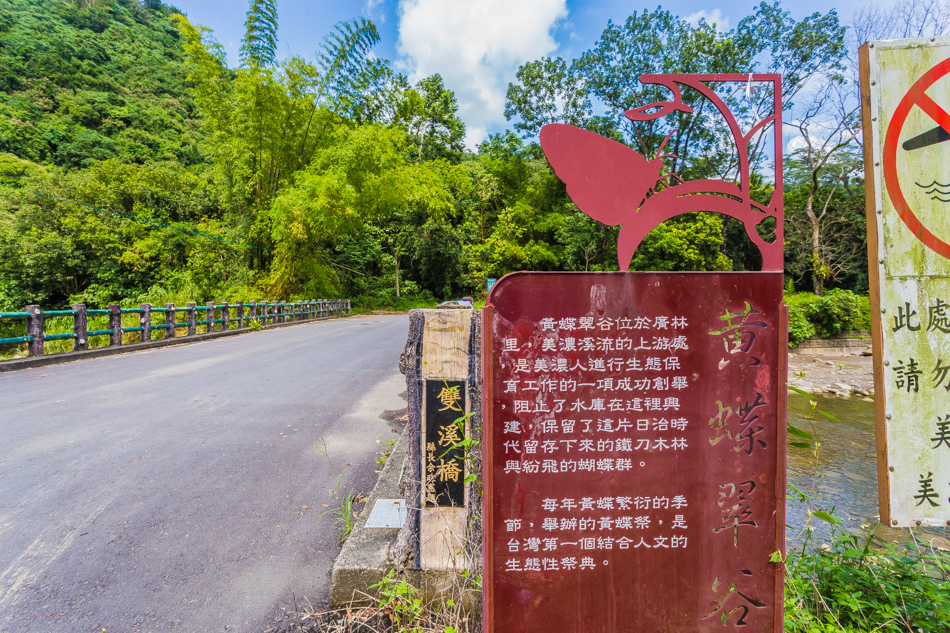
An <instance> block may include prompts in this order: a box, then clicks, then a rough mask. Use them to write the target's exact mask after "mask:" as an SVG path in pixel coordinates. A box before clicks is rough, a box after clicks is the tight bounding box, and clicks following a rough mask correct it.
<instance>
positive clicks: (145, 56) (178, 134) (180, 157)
mask: <svg viewBox="0 0 950 633" xmlns="http://www.w3.org/2000/svg"><path fill="white" fill-rule="evenodd" d="M170 11H171V10H170V9H169V8H168V7H166V6H165V5H163V4H161V3H160V2H151V3H149V6H148V7H146V6H143V5H142V4H140V3H139V2H137V1H135V0H117V1H116V2H113V3H110V4H108V5H106V4H104V3H74V2H42V1H40V0H0V15H2V16H4V22H3V27H2V28H0V151H4V152H8V153H10V154H14V155H16V156H18V157H20V158H23V159H26V160H29V161H33V162H37V163H46V164H55V165H59V166H63V167H68V168H74V169H75V168H84V167H89V166H91V165H92V164H93V163H94V162H95V161H97V160H106V159H109V158H117V159H120V160H122V161H123V162H134V163H145V162H148V161H175V162H178V163H181V164H182V165H193V164H195V163H199V162H201V161H202V160H203V158H202V154H201V152H200V151H199V149H198V140H199V136H200V134H199V130H198V122H197V120H196V118H195V108H194V101H193V99H192V97H191V95H190V94H189V92H188V89H187V87H186V85H185V77H186V74H187V69H186V64H185V60H184V55H183V54H182V50H181V46H180V39H179V34H178V31H177V30H176V29H175V27H174V24H173V23H172V21H171V20H170V19H169V12H170Z"/></svg>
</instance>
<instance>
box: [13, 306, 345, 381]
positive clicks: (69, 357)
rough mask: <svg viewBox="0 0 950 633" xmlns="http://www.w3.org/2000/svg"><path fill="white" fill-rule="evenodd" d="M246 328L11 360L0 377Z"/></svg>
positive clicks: (205, 338) (230, 333)
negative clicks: (7, 372) (9, 373)
mask: <svg viewBox="0 0 950 633" xmlns="http://www.w3.org/2000/svg"><path fill="white" fill-rule="evenodd" d="M345 318H347V317H322V318H318V319H308V320H306V321H291V322H289V323H271V324H269V325H262V326H261V330H271V329H274V328H282V327H290V326H292V325H305V324H307V323H315V322H317V321H330V320H333V319H345ZM253 331H254V330H252V329H251V328H249V327H245V328H240V329H237V328H236V329H233V330H223V331H220V332H209V333H206V334H195V335H194V336H182V337H177V338H168V339H159V340H157V341H149V342H147V343H131V344H129V345H119V346H117V347H97V348H95V349H90V350H86V351H84V352H63V353H62V354H49V355H48V356H46V355H44V356H32V357H29V358H17V359H14V360H4V361H0V373H2V372H5V371H17V370H19V369H30V368H32V367H46V366H49V365H59V364H61V363H69V362H72V361H75V360H85V359H87V358H102V357H104V356H115V355H116V354H128V353H131V352H138V351H141V350H144V349H154V348H157V347H170V346H172V345H189V344H191V343H198V342H200V341H210V340H212V339H216V338H224V337H226V336H237V335H239V334H247V333H248V332H253Z"/></svg>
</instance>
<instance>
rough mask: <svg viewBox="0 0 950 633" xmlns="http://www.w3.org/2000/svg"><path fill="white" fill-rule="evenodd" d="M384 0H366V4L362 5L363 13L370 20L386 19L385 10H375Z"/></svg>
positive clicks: (379, 20)
mask: <svg viewBox="0 0 950 633" xmlns="http://www.w3.org/2000/svg"><path fill="white" fill-rule="evenodd" d="M384 1H385V0H366V4H365V5H364V6H363V13H365V14H366V15H368V16H369V17H370V19H371V20H376V21H378V22H385V21H386V12H385V11H382V10H380V11H378V12H377V11H376V9H378V8H380V5H381V4H383V2H384Z"/></svg>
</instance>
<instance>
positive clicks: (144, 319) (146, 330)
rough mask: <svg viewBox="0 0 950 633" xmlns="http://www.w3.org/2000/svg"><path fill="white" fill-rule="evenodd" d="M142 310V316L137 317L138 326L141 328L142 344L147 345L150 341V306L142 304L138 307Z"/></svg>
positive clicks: (149, 304)
mask: <svg viewBox="0 0 950 633" xmlns="http://www.w3.org/2000/svg"><path fill="white" fill-rule="evenodd" d="M139 307H140V308H142V314H141V315H139V325H141V326H142V339H141V340H142V342H143V343H148V342H149V341H151V340H152V304H151V303H143V304H141V305H139Z"/></svg>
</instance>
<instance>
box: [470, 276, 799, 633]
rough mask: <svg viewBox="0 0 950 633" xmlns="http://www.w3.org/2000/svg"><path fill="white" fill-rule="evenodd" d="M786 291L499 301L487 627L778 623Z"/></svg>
mask: <svg viewBox="0 0 950 633" xmlns="http://www.w3.org/2000/svg"><path fill="white" fill-rule="evenodd" d="M782 282H783V280H782V274H781V273H673V274H670V273H516V274H513V275H509V276H507V277H505V278H503V279H502V280H500V281H499V282H498V284H497V285H496V286H495V287H494V288H493V289H492V293H491V296H490V304H489V306H488V307H486V310H485V313H484V320H483V324H484V325H483V326H484V337H483V340H484V346H485V354H484V363H485V367H484V370H485V372H484V377H485V407H484V411H485V413H486V420H485V435H484V437H485V440H484V441H485V462H484V463H485V471H484V479H485V508H484V516H485V522H486V523H485V537H486V543H485V591H486V594H485V598H486V599H485V609H486V613H485V616H486V618H485V622H486V625H487V630H488V631H490V632H495V633H518V632H524V633H541V632H542V631H543V632H545V633H547V632H550V631H558V632H577V633H582V632H583V633H594V632H600V631H604V632H607V631H610V632H615V631H623V632H631V633H632V632H643V633H658V632H665V631H669V632H672V631H714V630H715V631H719V630H721V629H722V628H723V626H724V623H725V625H726V626H727V627H728V628H732V627H734V626H740V627H743V628H744V630H747V631H769V632H771V631H781V627H782V571H781V569H780V565H776V564H773V563H770V562H769V557H770V555H771V554H772V553H773V552H775V551H776V550H779V551H781V550H783V542H784V538H783V537H784V490H785V477H784V453H785V432H784V429H785V394H784V389H785V377H784V373H783V372H784V367H785V351H784V348H783V346H784V345H785V336H784V328H783V326H784V317H783V312H782V310H783V308H782Z"/></svg>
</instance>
